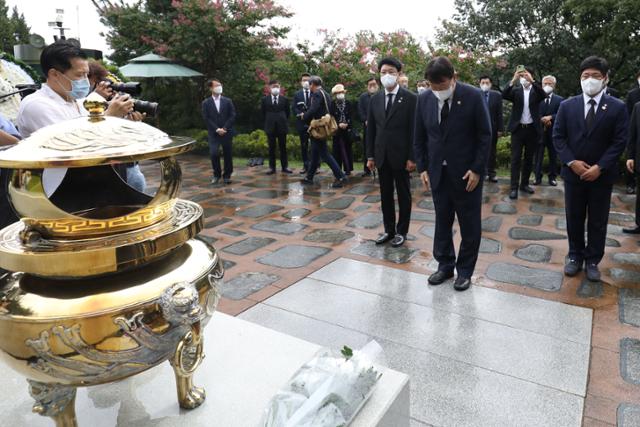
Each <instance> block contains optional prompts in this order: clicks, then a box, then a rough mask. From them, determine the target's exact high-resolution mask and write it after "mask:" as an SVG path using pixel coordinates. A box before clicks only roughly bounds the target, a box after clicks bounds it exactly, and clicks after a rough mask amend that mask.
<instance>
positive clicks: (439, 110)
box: [437, 87, 456, 166]
mask: <svg viewBox="0 0 640 427" xmlns="http://www.w3.org/2000/svg"><path fill="white" fill-rule="evenodd" d="M455 91H456V88H455V87H454V88H453V92H452V93H451V96H450V97H449V98H448V99H445V100H444V101H443V100H442V99H440V98H437V99H438V124H440V119H442V107H444V102H445V101H449V114H451V109H452V108H453V102H452V101H453V94H454V93H455ZM442 166H447V161H446V160H443V161H442Z"/></svg>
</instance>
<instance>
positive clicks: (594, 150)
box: [553, 94, 629, 183]
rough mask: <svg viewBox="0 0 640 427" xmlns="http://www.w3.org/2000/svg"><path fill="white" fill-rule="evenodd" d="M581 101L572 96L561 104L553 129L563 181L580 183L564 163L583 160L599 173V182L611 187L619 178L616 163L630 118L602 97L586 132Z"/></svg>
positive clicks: (617, 104)
mask: <svg viewBox="0 0 640 427" xmlns="http://www.w3.org/2000/svg"><path fill="white" fill-rule="evenodd" d="M584 108H585V106H584V98H583V96H582V95H578V96H574V97H571V98H569V99H567V100H566V101H564V102H563V103H561V104H560V109H559V110H558V114H557V115H556V121H555V124H554V126H553V145H554V147H555V149H556V151H557V152H558V156H559V157H560V161H561V162H562V173H561V174H562V178H564V180H565V181H572V182H580V177H579V176H578V175H576V174H575V173H573V171H572V170H571V169H570V168H569V167H568V166H567V163H569V162H571V161H573V160H582V161H584V162H586V163H587V164H589V165H595V164H597V165H598V166H600V168H601V169H602V175H601V176H600V177H599V178H598V180H604V181H606V182H610V183H613V182H614V181H615V180H616V178H617V177H618V159H619V158H620V155H621V154H622V152H623V151H624V149H625V146H626V145H627V141H628V130H629V127H628V125H629V117H628V114H627V108H626V106H625V104H624V103H623V102H622V101H620V100H619V99H617V98H614V97H612V96H609V95H606V94H605V95H602V98H601V99H600V104H599V105H598V107H597V110H596V118H595V123H594V124H593V126H592V128H591V130H590V131H587V129H586V123H585V110H584Z"/></svg>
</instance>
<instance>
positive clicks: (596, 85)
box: [580, 77, 604, 96]
mask: <svg viewBox="0 0 640 427" xmlns="http://www.w3.org/2000/svg"><path fill="white" fill-rule="evenodd" d="M580 86H582V91H583V92H584V93H585V94H587V95H588V96H596V95H597V94H599V93H600V92H601V91H602V89H604V80H598V79H596V78H593V77H589V78H588V79H584V80H580Z"/></svg>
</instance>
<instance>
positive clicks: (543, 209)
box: [529, 201, 566, 215]
mask: <svg viewBox="0 0 640 427" xmlns="http://www.w3.org/2000/svg"><path fill="white" fill-rule="evenodd" d="M551 202H552V203H544V202H543V201H538V202H536V203H531V205H530V207H529V210H530V211H531V212H533V213H538V214H546V215H565V214H566V211H565V209H564V207H563V206H555V201H551Z"/></svg>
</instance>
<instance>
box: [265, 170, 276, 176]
mask: <svg viewBox="0 0 640 427" xmlns="http://www.w3.org/2000/svg"><path fill="white" fill-rule="evenodd" d="M274 173H276V170H275V169H269V171H268V172H267V175H273V174H274Z"/></svg>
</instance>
